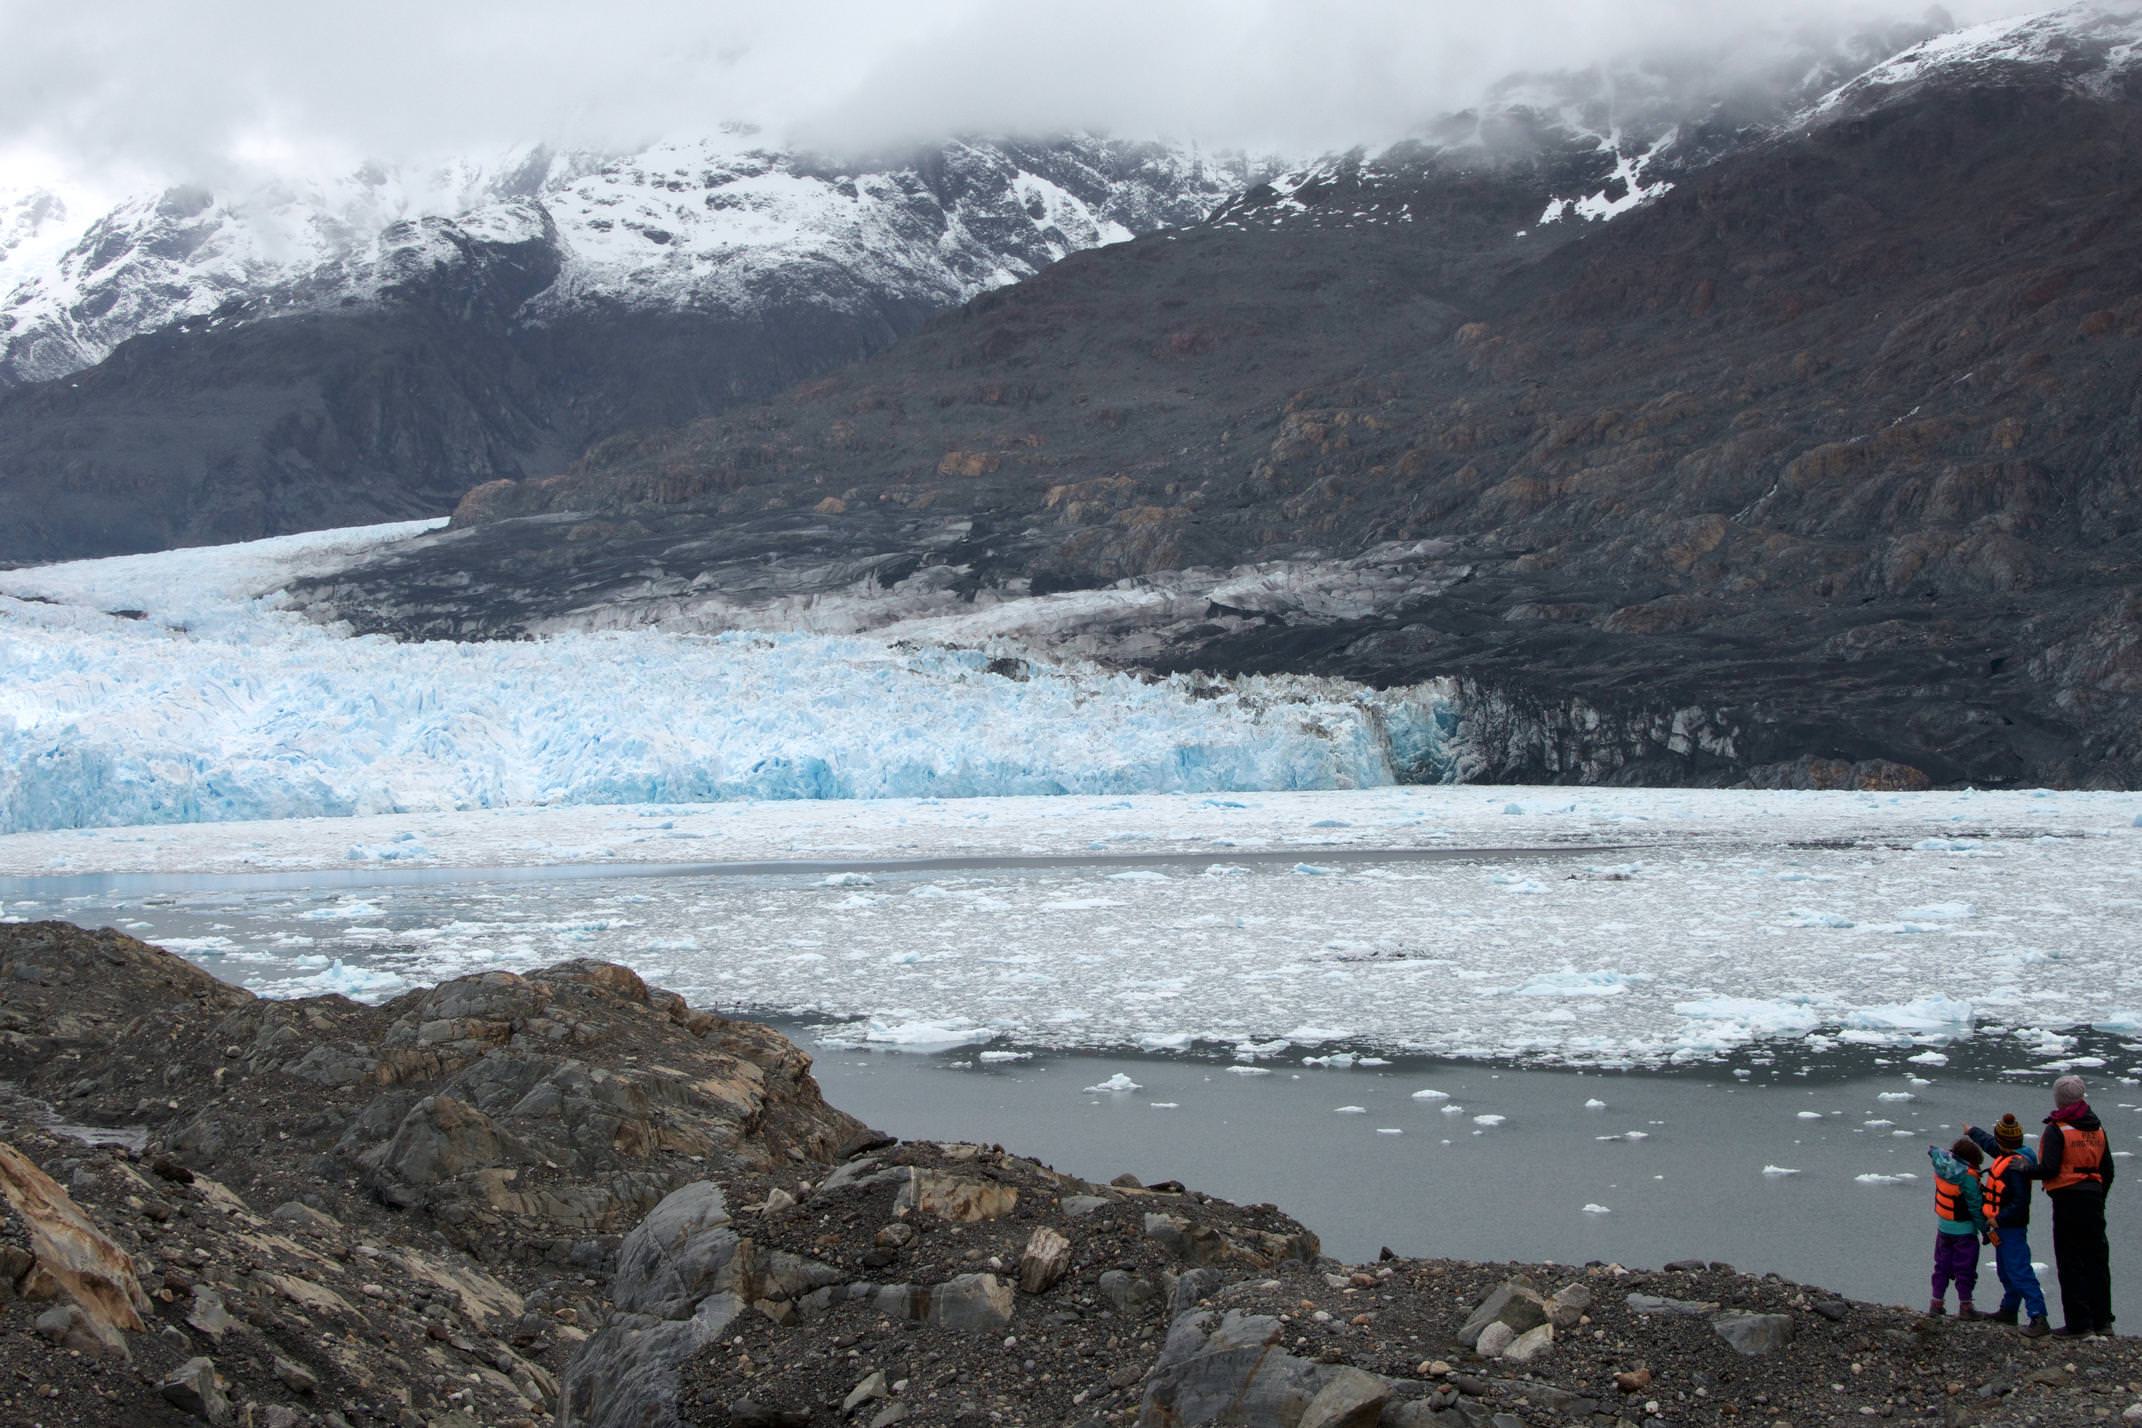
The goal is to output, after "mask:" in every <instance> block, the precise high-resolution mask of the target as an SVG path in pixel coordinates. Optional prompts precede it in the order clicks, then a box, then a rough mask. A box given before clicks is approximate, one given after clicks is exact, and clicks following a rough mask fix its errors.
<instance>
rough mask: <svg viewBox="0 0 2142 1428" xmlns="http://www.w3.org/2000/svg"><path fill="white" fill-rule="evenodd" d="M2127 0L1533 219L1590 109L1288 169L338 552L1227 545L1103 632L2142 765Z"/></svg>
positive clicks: (792, 601) (566, 566) (1880, 766)
mask: <svg viewBox="0 0 2142 1428" xmlns="http://www.w3.org/2000/svg"><path fill="white" fill-rule="evenodd" d="M2133 30H2134V25H2133V21H2132V19H2131V18H2128V19H2120V18H2118V17H2111V18H2108V17H2104V16H2098V15H2096V14H2095V13H2094V12H2089V11H2083V10H2079V11H2073V12H2062V14H2061V15H2059V16H2056V17H2054V18H2053V19H2052V20H2050V21H2033V22H2030V23H2027V24H2024V25H2021V26H2012V27H2007V28H2003V27H1989V28H1988V29H1986V30H1984V31H1977V32H1966V34H1965V35H1964V36H1961V37H1950V38H1949V39H1946V40H1943V41H1936V42H1934V43H1933V44H1931V45H1929V46H1927V47H1924V48H1923V49H1916V50H1912V51H1908V52H1906V53H1905V54H1904V55H1903V56H1900V57H1898V58H1897V59H1895V60H1893V61H1891V62H1889V63H1888V64H1886V65H1884V66H1880V67H1877V68H1876V69H1875V70H1873V71H1870V72H1869V73H1868V74H1867V75H1866V76H1863V77H1861V78H1860V79H1858V80H1855V81H1853V82H1852V83H1851V84H1848V85H1845V86H1842V87H1840V88H1839V89H1838V90H1837V91H1836V92H1835V93H1834V94H1833V95H1831V96H1830V97H1828V98H1827V99H1825V100H1823V101H1821V102H1820V103H1818V104H1816V105H1814V106H1812V107H1811V108H1810V110H1809V111H1808V112H1807V113H1805V114H1803V115H1802V116H1800V117H1799V118H1797V119H1796V120H1794V121H1793V122H1791V123H1789V124H1786V125H1783V126H1782V127H1780V128H1778V129H1776V130H1774V131H1768V132H1766V133H1764V134H1762V135H1759V136H1757V137H1756V138H1755V139H1752V140H1749V141H1746V142H1743V143H1742V144H1740V145H1738V146H1736V147H1730V148H1729V149H1728V150H1727V151H1725V152H1723V153H1722V154H1718V155H1714V156H1713V157H1712V159H1711V161H1710V162H1708V163H1704V164H1696V165H1693V166H1688V167H1683V168H1677V169H1675V170H1673V174H1674V177H1673V178H1672V181H1671V187H1670V188H1669V187H1666V186H1665V185H1666V180H1665V179H1664V178H1661V179H1659V181H1658V182H1657V183H1656V184H1654V188H1655V189H1656V192H1654V193H1653V195H1652V196H1651V197H1650V198H1649V200H1648V201H1646V202H1643V203H1640V204H1637V205H1634V206H1630V207H1627V208H1624V209H1618V210H1617V216H1614V217H1613V218H1612V220H1611V222H1604V223H1592V222H1587V221H1586V220H1585V218H1584V216H1583V211H1582V208H1583V206H1582V205H1581V204H1579V203H1577V201H1576V200H1575V199H1574V198H1571V199H1569V200H1567V201H1566V202H1563V203H1561V204H1559V206H1552V207H1550V209H1549V210H1548V211H1547V213H1546V214H1543V210H1542V206H1541V202H1540V198H1541V194H1542V193H1543V192H1545V193H1548V194H1550V196H1552V195H1554V194H1562V193H1564V192H1565V191H1566V192H1567V193H1569V194H1576V193H1578V192H1579V190H1581V189H1583V188H1584V185H1585V184H1588V183H1591V182H1593V181H1594V180H1596V179H1597V178H1598V177H1599V175H1598V174H1597V173H1595V172H1590V171H1586V172H1585V173H1583V174H1577V175H1576V176H1574V177H1573V176H1572V170H1571V168H1570V164H1571V163H1572V162H1573V159H1572V155H1571V151H1570V150H1569V149H1568V147H1567V146H1566V145H1564V146H1560V147H1556V146H1547V147H1539V148H1535V149H1532V150H1527V151H1525V152H1524V153H1521V154H1520V155H1519V157H1517V158H1515V159H1512V160H1508V161H1501V160H1493V159H1491V158H1490V157H1481V156H1475V157H1471V158H1468V157H1467V155H1466V153H1465V152H1464V151H1462V150H1461V149H1457V148H1451V147H1434V146H1424V147H1422V148H1421V149H1420V150H1418V151H1412V152H1408V151H1395V152H1394V153H1392V154H1390V155H1386V156H1384V157H1382V158H1380V159H1378V160H1376V161H1373V162H1370V161H1365V160H1350V161H1345V162H1340V163H1337V164H1334V165H1331V166H1328V167H1326V168H1323V169H1320V170H1317V171H1315V172H1312V173H1308V174H1304V175H1296V176H1294V177H1293V178H1290V179H1288V180H1287V181H1285V182H1283V183H1279V184H1274V185H1266V186H1263V187H1260V188H1256V189H1253V190H1251V191H1250V192H1249V193H1247V194H1246V195H1245V196H1244V197H1243V198H1241V199H1240V200H1239V201H1237V202H1235V203H1233V204H1231V205H1229V206H1228V207H1227V208H1225V209H1223V210H1222V211H1221V212H1219V213H1218V214H1216V215H1215V216H1214V217H1213V218H1212V219H1211V220H1210V221H1208V222H1206V223H1204V224H1201V225H1198V226H1196V227H1193V228H1191V229H1187V230H1184V231H1181V232H1170V233H1164V234H1159V235H1154V236H1152V237H1148V238H1146V239H1142V240H1140V241H1138V242H1136V243H1132V244H1127V245H1122V246H1119V247H1116V248H1111V249H1107V250H1103V251H1101V252H1098V253H1090V254H1084V255H1080V256H1077V257H1075V258H1073V259H1071V260H1068V261H1066V262H1064V263H1062V264H1060V265H1058V266H1057V267H1055V268H1053V269H1051V270H1050V271H1049V272H1047V273H1045V274H1043V275H1042V276H1041V277H1039V278H1038V279H1036V280H1034V281H1032V282H1029V283H1026V284H1023V285H1021V286H1020V287H1018V288H1015V289H1010V290H1006V291H1004V292H1000V293H993V294H989V295H987V296H985V297H983V298H981V299H978V300H977V301H975V302H973V303H970V304H969V305H968V306H967V307H965V308H964V309H962V310H961V311H960V312H959V313H957V314H956V315H953V316H950V317H947V318H945V319H942V320H940V321H938V322H937V323H935V324H934V325H933V326H932V327H931V328H930V329H929V330H928V331H926V332H924V333H923V334H921V335H919V336H917V337H915V338H913V339H910V340H909V341H907V342H905V343H903V344H902V345H901V346H900V347H898V348H897V349H895V350H894V351H892V352H890V353H887V354H886V355H884V356H882V357H880V358H877V359H874V360H873V361H871V362H868V363H865V364H863V365H861V366H859V367H856V368H853V369H849V370H847V371H844V372H841V373H839V374H836V375H834V376H830V377H827V378H823V379H820V380H818V381H815V382H813V383H810V384H806V385H804V386H801V387H798V388H795V389H794V390H792V391H791V392H790V393H788V394H787V395H786V396H784V397H783V398H781V399H779V400H777V401H774V402H770V403H766V404H761V405H758V406H753V407H750V408H746V409H742V410H740V411H737V412H734V413H732V414H730V415H728V416H726V417H723V418H720V419H716V420H710V421H705V422H701V423H697V424H694V425H692V426H688V427H685V428H681V429H679V430H677V431H675V432H672V433H670V434H668V435H666V436H660V437H653V438H645V439H638V440H634V441H630V442H617V443H612V444H609V445H606V446H603V447H599V448H597V449H596V450H594V451H593V452H592V453H591V454H590V455H589V457H588V458H587V459H586V460H585V461H583V462H581V463H579V464H577V465H576V466H574V467H573V468H572V469H571V470H569V471H567V472H566V473H564V474H562V475H559V476H556V477H552V478H548V479H544V480H540V481H522V482H518V483H511V484H507V483H497V484H494V485H490V486H485V487H482V488H479V489H478V490H476V491H474V492H472V493H471V495H470V496H469V497H468V498H467V500H465V501H464V502H463V504H462V506H461V509H460V513H459V516H458V517H457V522H456V523H457V525H459V526H462V527H464V528H465V529H464V530H463V531H460V532H456V533H454V534H453V535H451V536H449V537H448V538H446V539H442V540H438V541H435V542H433V543H431V544H430V546H429V547H428V548H423V549H419V550H416V551H412V552H410V553H408V554H407V555H404V556H401V557H398V558H394V559H390V560H389V561H387V562H384V563H382V564H381V565H380V566H379V567H378V568H377V569H375V570H372V571H369V572H365V571H360V572H355V573H353V574H352V575H350V576H348V577H345V578H344V579H342V580H341V581H339V582H337V583H336V584H335V585H334V586H333V587H332V588H330V589H326V590H324V591H322V592H321V595H322V598H323V601H324V603H325V604H326V605H327V607H328V608H330V609H331V610H332V611H333V612H334V613H336V614H338V615H341V616H346V617H351V618H355V619H356V620H358V622H359V623H360V624H362V625H365V626H366V627H369V628H376V629H385V630H390V631H400V632H405V633H434V632H439V631H445V630H451V631H453V632H456V633H461V634H483V633H500V634H506V633H514V632H518V631H521V630H525V629H530V628H538V629H539V628H547V627H556V626H558V625H561V624H571V623H575V622H578V623H583V624H594V623H600V624H630V623H633V622H634V621H635V620H636V619H644V620H648V621H659V622H661V623H663V624H665V625H671V626H681V627H684V628H692V627H695V626H696V627H701V628H724V627H731V626H735V625H750V624H753V623H760V622H763V623H766V624H775V625H778V624H780V623H782V622H784V621H793V620H795V619H797V618H798V616H797V615H796V614H795V613H794V612H795V611H796V610H797V609H798V608H799V606H802V605H803V604H805V603H806V602H807V601H813V600H815V601H818V602H819V604H818V605H813V606H811V608H812V609H814V610H815V609H817V608H820V607H822V605H823V604H824V602H825V601H826V600H827V599H828V597H838V598H839V600H841V601H846V602H847V603H848V604H849V605H866V604H867V603H868V602H869V601H870V600H871V599H874V598H877V597H879V596H881V595H885V594H890V595H892V596H895V597H897V599H896V600H894V601H893V602H892V605H893V608H894V609H896V610H903V609H912V608H914V606H915V603H916V601H917V600H918V598H919V597H921V596H922V595H929V596H930V597H932V598H938V599H951V600H959V601H967V602H980V603H988V602H993V601H999V600H1014V601H1028V600H1032V601H1034V603H1035V604H1036V606H1037V607H1038V608H1037V610H1036V612H1035V613H1034V614H1032V615H1030V616H1026V617H1023V623H1024V624H1025V625H1026V626H1027V627H1030V628H1033V629H1037V630H1043V631H1046V630H1049V629H1052V628H1056V627H1058V626H1060V625H1062V624H1064V623H1066V622H1063V621H1052V620H1051V618H1050V616H1049V615H1048V613H1047V610H1048V608H1049V601H1050V600H1051V599H1052V598H1053V599H1054V600H1055V601H1056V602H1057V603H1058V604H1064V603H1065V602H1072V604H1071V606H1070V608H1078V609H1086V608H1091V607H1093V606H1094V604H1095V603H1096V602H1097V601H1098V600H1103V599H1105V596H1106V595H1107V594H1113V593H1119V592H1120V593H1126V594H1129V595H1132V596H1135V595H1137V594H1138V593H1139V592H1141V591H1143V590H1146V589H1149V588H1150V589H1156V590H1160V591H1162V592H1164V593H1165V592H1182V591H1188V592H1190V593H1193V594H1195V593H1200V592H1203V593H1206V594H1208V596H1209V599H1208V600H1207V601H1206V603H1205V605H1204V608H1203V610H1202V618H1190V619H1186V618H1183V617H1182V613H1181V611H1180V609H1179V608H1178V607H1179V602H1173V601H1150V602H1146V604H1147V606H1148V608H1161V609H1164V610H1165V611H1166V613H1165V616H1164V622H1163V623H1159V624H1156V623H1154V622H1153V621H1151V620H1148V621H1146V622H1144V623H1143V624H1141V623H1140V622H1139V621H1138V620H1137V619H1136V618H1132V619H1130V620H1128V621H1126V622H1125V623H1124V624H1123V625H1122V627H1121V629H1120V631H1119V632H1118V633H1116V634H1111V635H1104V636H1103V637H1101V638H1100V639H1098V640H1089V641H1088V642H1087V643H1088V644H1089V645H1094V646H1097V648H1095V649H1093V650H1092V652H1095V653H1098V654H1100V655H1102V656H1103V657H1104V658H1106V657H1114V658H1118V659H1121V660H1123V661H1125V662H1129V663H1135V664H1142V665H1146V666H1149V667H1152V668H1155V669H1161V670H1176V669H1186V668H1195V669H1206V670H1214V671H1221V672H1249V671H1281V670H1284V671H1298V672H1299V671H1310V672H1317V673H1323V674H1334V675H1344V676H1350V677H1355V678H1359V679H1364V680H1368V681H1371V682H1374V683H1378V684H1406V683H1412V682H1414V681H1417V680H1421V679H1425V678H1429V677H1435V676H1455V677H1458V678H1460V679H1463V680H1465V681H1467V682H1468V684H1469V686H1470V687H1471V688H1472V689H1474V690H1475V691H1476V692H1477V693H1478V695H1479V696H1480V698H1479V702H1478V704H1477V706H1476V707H1477V708H1478V709H1479V710H1480V712H1481V713H1482V715H1483V718H1484V719H1485V721H1486V722H1485V723H1483V724H1481V725H1479V726H1477V727H1478V728H1479V729H1480V730H1481V732H1482V736H1481V737H1479V738H1478V739H1476V740H1475V741H1474V743H1473V746H1472V754H1471V761H1470V764H1469V768H1470V770H1471V772H1473V774H1474V775H1475V776H1478V777H1483V778H1511V779H1547V780H1569V781H1577V780H1603V779H1604V780H1611V779H1625V780H1637V781H1662V782H1672V781H1693V782H1741V781H1746V782H1754V783H1759V784H1774V785H1787V786H1793V785H1803V786H1824V785H1833V784H1843V785H1866V786H1884V787H1886V786H1911V785H1913V784H1916V783H1921V782H1927V781H1932V782H1944V783H1960V782H1973V783H1979V784H1988V785H1993V784H2015V783H2030V782H2061V783H2076V784H2092V783H2107V784H2109V783H2132V782H2133V781H2135V780H2136V779H2138V778H2142V743H2138V742H2137V736H2136V732H2135V731H2136V730H2137V729H2138V728H2142V703H2138V700H2142V663H2138V661H2142V637H2138V635H2137V628H2138V626H2137V617H2138V614H2142V604H2138V601H2142V585H2138V583H2137V582H2138V574H2137V570H2136V567H2135V565H2134V562H2133V559H2132V547H2133V542H2134V539H2135V536H2136V533H2137V531H2138V529H2142V484H2138V482H2137V477H2136V472H2137V470H2138V469H2142V467H2138V458H2142V398H2138V396H2137V392H2136V388H2135V384H2134V383H2133V382H2132V381H2131V380H2130V378H2129V374H2130V373H2131V372H2132V371H2134V370H2136V369H2137V367H2138V364H2142V285H2138V284H2142V279H2138V274H2142V248H2138V246H2137V242H2138V240H2137V237H2136V235H2137V233H2142V210H2138V208H2137V203H2138V199H2137V193H2138V192H2142V190H2138V189H2137V187H2136V185H2135V184H2134V183H2133V182H2132V181H2131V180H2132V168H2133V159H2132V155H2133V154H2134V153H2135V152H2136V141H2137V136H2138V134H2142V67H2138V66H2136V65H2135V64H2134V63H2133V62H2132V57H2133V55H2134V53H2136V47H2135V45H2134V44H2133V40H2134V39H2135V35H2134V33H2133ZM1579 157H1581V156H1579ZM1605 157H1606V156H1605V155H1595V156H1594V157H1593V158H1591V159H1587V160H1586V162H1587V163H1591V164H1594V165H1595V166H1596V164H1597V163H1598V162H1600V161H1602V160H1603V159H1604V158H1605ZM1624 157H1625V156H1624ZM1615 162H1616V163H1617V164H1618V163H1619V162H1620V161H1619V160H1616V161H1615ZM1661 162H1663V160H1661ZM1661 172H1662V173H1663V172H1664V171H1663V170H1662V171H1661ZM1637 181H1639V182H1641V181H1643V178H1642V175H1641V174H1639V175H1637ZM1613 184H1614V181H1613V180H1611V179H1609V181H1608V183H1607V186H1606V187H1605V188H1602V189H1600V190H1599V192H1600V193H1607V194H1609V195H1610V198H1609V206H1612V201H1611V191H1612V190H1613ZM1621 191H1622V192H1624V193H1626V192H1627V191H1628V190H1627V183H1626V181H1624V182H1623V189H1622V190H1621ZM1543 216H1552V217H1555V218H1556V221H1553V222H1545V223H1543V222H1542V218H1543ZM1335 567H1341V568H1343V570H1344V571H1345V572H1346V574H1345V578H1344V579H1342V580H1339V581H1337V582H1336V583H1334V581H1332V580H1331V579H1330V578H1328V577H1329V576H1330V574H1331V572H1332V571H1333V570H1334V568H1335ZM754 570H755V572H756V573H755V574H753V573H746V572H751V571H754ZM1312 588H1314V589H1316V590H1321V591H1323V592H1325V593H1327V594H1328V593H1329V592H1331V591H1332V590H1334V589H1337V590H1339V591H1341V592H1342V593H1343V595H1344V598H1340V599H1328V598H1323V596H1322V595H1319V596H1318V597H1317V598H1306V597H1305V596H1304V595H1302V594H1301V593H1300V592H1302V591H1306V590H1310V589H1312ZM1063 592H1077V593H1076V594H1075V595H1071V594H1065V593H1063ZM1095 592H1104V593H1103V594H1102V595H1096V594H1095ZM1037 597H1039V598H1037ZM1077 601H1083V602H1085V603H1084V604H1083V605H1078V604H1076V602H1077ZM850 618H853V617H852V616H851V617H850ZM864 622H865V623H867V620H865V621H864ZM993 623H994V624H995V625H1005V624H1009V625H1011V626H1013V627H1017V626H1019V625H1020V624H1021V623H1022V617H1019V616H1011V617H1009V618H997V617H993Z"/></svg>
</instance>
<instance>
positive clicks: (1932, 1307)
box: [1926, 1299, 1949, 1319]
mask: <svg viewBox="0 0 2142 1428" xmlns="http://www.w3.org/2000/svg"><path fill="white" fill-rule="evenodd" d="M1948 1312H1949V1307H1948V1306H1947V1305H1946V1304H1943V1303H1942V1302H1941V1301H1940V1300H1939V1299H1929V1300H1927V1301H1926V1313H1927V1317H1928V1318H1930V1319H1939V1318H1940V1317H1941V1316H1942V1315H1944V1314H1946V1313H1948Z"/></svg>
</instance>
